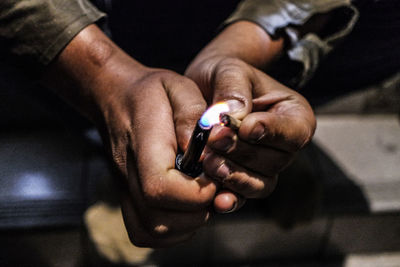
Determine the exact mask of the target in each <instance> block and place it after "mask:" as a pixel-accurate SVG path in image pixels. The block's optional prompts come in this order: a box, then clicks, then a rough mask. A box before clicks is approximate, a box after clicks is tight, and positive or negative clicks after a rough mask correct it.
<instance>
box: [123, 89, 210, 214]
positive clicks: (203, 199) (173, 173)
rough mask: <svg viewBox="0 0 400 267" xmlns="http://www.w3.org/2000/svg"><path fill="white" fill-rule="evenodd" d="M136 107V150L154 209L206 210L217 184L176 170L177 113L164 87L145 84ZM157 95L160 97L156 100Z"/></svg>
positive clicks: (142, 185) (145, 190)
mask: <svg viewBox="0 0 400 267" xmlns="http://www.w3.org/2000/svg"><path fill="white" fill-rule="evenodd" d="M137 91H140V94H143V96H142V95H139V97H141V96H142V99H149V95H151V96H152V97H151V98H150V99H151V101H137V103H136V105H135V113H134V114H133V115H134V121H135V122H136V123H135V124H134V125H133V126H132V127H133V131H134V134H133V140H132V145H133V147H132V150H133V151H135V155H136V158H134V157H133V155H132V157H133V159H132V161H131V162H134V163H136V164H133V163H132V164H130V165H137V166H138V169H137V171H138V173H139V179H140V184H139V185H137V186H138V187H139V188H140V189H141V193H142V194H143V196H144V198H145V200H146V201H147V202H148V203H149V205H152V206H154V207H164V208H168V209H175V210H192V209H194V208H197V209H202V208H203V207H205V206H207V205H209V203H210V202H211V201H212V199H213V196H214V194H215V190H216V186H215V184H214V182H212V181H210V180H209V179H207V178H206V177H205V176H201V177H197V178H196V179H193V178H191V177H188V176H186V175H184V174H182V173H181V172H179V171H177V170H175V157H176V147H177V144H176V136H175V129H174V123H173V119H172V118H173V112H172V109H171V106H170V102H169V99H168V97H167V94H166V92H165V90H164V88H162V86H161V85H160V86H155V85H154V84H153V83H150V84H144V88H143V90H137ZM154 96H157V97H154Z"/></svg>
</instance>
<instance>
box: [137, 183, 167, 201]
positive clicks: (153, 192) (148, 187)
mask: <svg viewBox="0 0 400 267" xmlns="http://www.w3.org/2000/svg"><path fill="white" fill-rule="evenodd" d="M162 181H163V177H158V176H153V177H146V178H144V179H143V182H142V191H143V197H144V199H145V201H146V202H147V203H149V204H150V205H152V206H154V205H156V206H157V205H158V204H160V203H161V202H162V200H163V198H164V196H165V190H164V187H163V183H162Z"/></svg>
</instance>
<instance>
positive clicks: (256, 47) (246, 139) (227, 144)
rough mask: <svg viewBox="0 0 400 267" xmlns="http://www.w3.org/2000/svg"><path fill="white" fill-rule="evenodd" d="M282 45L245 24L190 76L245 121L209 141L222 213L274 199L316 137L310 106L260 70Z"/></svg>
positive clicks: (201, 58) (205, 55)
mask: <svg viewBox="0 0 400 267" xmlns="http://www.w3.org/2000/svg"><path fill="white" fill-rule="evenodd" d="M281 46H282V41H281V40H278V41H275V42H273V41H272V40H271V39H269V37H268V35H267V34H266V33H265V32H264V31H263V30H262V29H261V28H259V27H258V26H257V25H255V24H252V23H250V22H239V23H236V24H234V25H232V26H230V27H228V28H227V29H226V30H225V31H224V32H222V33H221V34H220V36H218V37H217V38H216V39H215V40H214V41H213V42H211V43H210V44H209V45H208V46H207V47H206V48H205V49H204V50H203V51H202V52H201V53H200V54H199V55H198V56H197V57H196V59H195V60H194V61H193V63H192V64H191V65H190V66H189V68H188V69H187V71H186V75H187V76H188V77H190V78H191V79H193V80H194V81H195V82H196V83H197V84H198V85H199V87H200V89H201V90H202V92H203V95H204V96H205V98H206V100H207V101H208V102H209V103H210V104H211V103H214V102H218V101H228V102H229V104H230V106H231V108H232V109H233V116H234V117H236V118H237V119H240V120H243V121H242V124H241V127H240V129H239V131H238V133H235V132H233V131H232V130H230V129H229V128H226V127H220V128H217V130H214V131H213V133H212V135H211V136H210V139H209V148H210V150H209V153H208V154H207V155H206V157H205V160H204V163H203V167H204V171H205V173H206V174H207V175H208V176H210V177H212V178H213V179H215V180H217V181H219V182H220V183H221V184H222V188H223V189H224V190H222V191H220V192H219V193H218V195H217V196H216V198H215V200H214V207H215V209H216V210H217V211H219V212H228V211H233V210H236V209H237V208H239V207H240V206H241V205H242V204H243V203H244V199H246V198H262V197H265V196H267V195H269V194H270V193H271V192H272V191H273V189H274V187H275V185H276V182H277V175H278V173H279V172H280V171H281V170H282V169H284V168H285V167H286V166H287V165H288V164H289V163H290V162H291V161H292V159H293V157H294V156H295V154H296V152H297V151H298V150H299V149H300V148H302V147H303V146H304V145H305V144H307V143H308V142H309V141H310V140H311V138H312V136H313V133H314V130H315V127H316V122H315V118H314V114H313V111H312V109H311V107H310V105H309V104H308V102H307V101H306V100H305V99H304V98H303V97H302V96H301V95H299V94H298V93H296V92H295V91H293V90H290V89H289V88H287V87H285V86H283V85H282V84H280V83H279V82H277V81H275V80H274V79H272V78H271V77H269V76H268V75H266V74H265V73H263V72H262V71H260V70H259V69H257V68H255V67H254V66H257V67H265V66H266V65H267V63H268V62H270V61H271V60H272V59H273V58H274V56H275V55H276V54H277V53H278V52H279V51H280V48H281ZM248 63H249V64H248Z"/></svg>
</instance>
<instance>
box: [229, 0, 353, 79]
mask: <svg viewBox="0 0 400 267" xmlns="http://www.w3.org/2000/svg"><path fill="white" fill-rule="evenodd" d="M336 9H340V12H338V13H335V16H336V17H335V18H334V19H335V20H336V21H337V22H336V23H337V24H338V25H342V26H341V27H339V28H338V29H337V30H336V31H334V32H331V33H330V34H329V35H327V36H323V37H322V36H319V35H318V34H316V33H313V32H309V33H307V34H305V35H304V36H303V37H302V38H299V35H298V31H297V30H296V29H295V28H294V27H293V26H296V27H297V26H300V27H301V25H303V24H304V23H306V22H307V21H308V20H309V19H310V18H311V17H312V16H313V15H315V14H318V13H327V12H330V11H333V10H336ZM343 13H344V14H343ZM357 19H358V11H357V9H356V8H355V7H354V6H353V5H352V4H351V2H350V0H270V1H268V0H245V1H243V2H242V3H241V4H240V5H239V6H238V8H237V10H236V11H235V12H234V13H233V14H232V16H230V17H229V18H228V19H227V20H226V21H225V24H230V23H233V22H235V21H238V20H248V21H252V22H254V23H256V24H258V25H259V26H261V27H262V28H263V29H264V30H265V31H266V32H268V33H269V34H270V35H271V36H273V37H274V36H278V35H282V34H285V35H286V37H288V39H289V41H290V43H289V46H288V49H287V50H286V51H285V52H286V56H287V57H288V58H289V59H290V60H292V61H296V62H299V63H300V64H301V69H300V70H299V71H298V70H297V71H296V72H298V73H292V75H291V76H288V73H286V76H288V77H287V78H286V80H287V83H288V84H289V85H290V86H296V87H302V86H304V85H305V84H306V83H307V82H308V81H309V80H310V79H311V77H312V76H313V74H314V73H315V71H316V70H317V68H318V65H319V63H320V61H321V59H322V58H323V57H324V56H326V55H327V54H328V53H329V52H331V51H332V49H333V47H334V45H335V44H336V43H338V41H340V40H341V39H343V38H344V37H345V36H347V35H348V34H349V33H350V32H351V30H352V29H353V27H354V25H355V23H356V21H357ZM286 63H287V62H286ZM286 72H288V68H286Z"/></svg>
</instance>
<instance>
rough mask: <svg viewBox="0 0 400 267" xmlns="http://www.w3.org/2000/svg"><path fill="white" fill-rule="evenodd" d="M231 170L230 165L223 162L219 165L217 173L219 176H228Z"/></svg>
mask: <svg viewBox="0 0 400 267" xmlns="http://www.w3.org/2000/svg"><path fill="white" fill-rule="evenodd" d="M230 173H231V171H230V170H229V168H228V166H226V164H225V163H223V164H221V166H219V167H218V169H217V172H216V173H215V174H216V175H217V177H219V178H226V177H228V176H229V174H230Z"/></svg>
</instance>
